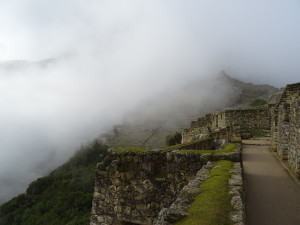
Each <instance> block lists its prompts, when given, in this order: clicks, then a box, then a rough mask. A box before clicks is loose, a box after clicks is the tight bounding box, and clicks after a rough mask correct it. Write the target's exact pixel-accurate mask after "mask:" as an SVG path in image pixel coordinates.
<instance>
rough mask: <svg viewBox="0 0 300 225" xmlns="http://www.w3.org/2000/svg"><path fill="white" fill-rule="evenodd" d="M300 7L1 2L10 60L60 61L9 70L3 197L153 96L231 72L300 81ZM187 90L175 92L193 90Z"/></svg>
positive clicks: (0, 168)
mask: <svg viewBox="0 0 300 225" xmlns="http://www.w3.org/2000/svg"><path fill="white" fill-rule="evenodd" d="M299 15H300V14H299V3H298V2H297V1H292V0H290V1H280V0H278V1H270V0H267V1H263V2H262V1H258V0H252V1H243V2H241V1H237V0H230V1H222V2H220V1H215V0H209V1H208V0H207V1H205V0H203V1H196V0H191V1H189V2H186V1H182V0H172V1H171V0H166V1H161V0H151V1H138V0H127V1H122V0H110V1H100V0H85V1H83V0H51V1H50V0H43V1H41V0H24V1H17V0H9V1H8V0H3V1H0V33H1V35H0V60H1V61H7V60H14V59H22V60H29V61H30V60H31V61H37V60H41V59H47V58H54V59H56V60H55V61H54V62H52V63H50V64H48V66H46V67H41V66H37V64H38V63H37V64H36V63H33V64H32V65H33V66H28V65H27V66H25V67H22V69H17V68H15V69H12V70H9V71H8V70H7V69H1V68H0V107H1V112H0V122H1V131H0V140H1V142H0V149H1V150H0V153H1V158H0V183H1V186H0V193H5V194H4V195H5V196H4V195H2V196H0V201H1V198H2V199H4V198H5V199H8V198H9V197H11V196H12V195H13V194H15V193H19V192H21V191H24V188H25V186H26V185H27V184H28V183H29V182H30V181H31V180H33V179H35V178H36V177H38V176H41V175H42V174H45V173H46V172H47V171H49V170H51V169H53V168H54V167H55V166H57V165H59V164H60V163H62V162H63V161H64V160H66V159H67V158H68V157H69V156H70V155H71V154H72V152H73V151H74V150H75V149H76V148H78V146H79V145H80V144H81V143H84V142H86V141H88V140H90V139H92V138H94V137H97V136H98V135H99V134H100V133H101V132H103V131H105V130H107V129H109V128H110V127H111V126H112V125H114V124H116V123H119V122H120V121H121V120H122V116H123V115H124V114H125V113H126V112H128V111H129V110H131V109H133V108H135V107H138V106H139V105H140V102H142V101H144V100H145V99H151V98H152V99H153V98H154V97H155V96H157V95H159V94H160V93H176V91H177V92H178V90H179V89H180V87H181V86H182V85H183V84H186V83H189V82H193V81H195V80H199V79H200V80H204V79H207V78H208V77H210V76H211V75H212V74H217V73H218V72H219V71H220V70H223V69H226V70H228V71H229V73H230V72H231V73H232V74H234V75H235V76H237V77H239V78H240V79H243V80H246V81H252V82H259V83H270V84H273V85H276V86H283V85H285V84H286V83H291V82H296V81H298V80H297V79H298V77H299V75H298V74H299V72H300V65H299V63H298V59H299V58H300V44H299V39H300V31H299V29H297V28H298V27H299V25H300V24H299V23H300V22H299V21H300V20H299ZM14 63H15V62H14ZM34 64H35V65H34ZM204 86H206V88H207V89H208V87H210V89H214V87H215V86H214V85H204ZM204 86H201V87H203V88H202V89H203V90H207V89H206V88H204ZM225 89H226V88H225ZM225 91H226V90H225ZM181 93H182V92H181ZM186 93H189V92H186ZM210 93H211V92H206V91H203V92H199V93H198V92H197V93H195V96H196V95H197V94H201V96H207V98H208V97H209V96H210ZM224 93H225V92H224ZM192 94H193V93H191V95H192ZM178 95H180V94H178V93H177V95H176V96H175V97H174V96H173V97H171V98H168V99H169V100H170V101H171V100H172V101H176V99H178V98H180V99H186V98H187V96H186V94H183V95H181V97H180V96H178ZM195 96H194V97H195ZM194 97H193V98H191V99H192V100H194V99H195V98H194ZM201 99H203V98H201ZM216 102H217V100H216ZM160 105H162V106H163V105H164V103H161V104H160ZM165 108H166V107H165ZM3 184H6V185H3ZM12 184H14V185H13V186H18V187H19V188H17V189H16V190H12V188H11V186H12ZM9 190H11V191H10V193H9V194H8V192H9Z"/></svg>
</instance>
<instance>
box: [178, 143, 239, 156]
mask: <svg viewBox="0 0 300 225" xmlns="http://www.w3.org/2000/svg"><path fill="white" fill-rule="evenodd" d="M236 147H237V146H236V145H235V144H227V145H226V146H225V147H224V148H223V149H220V150H181V151H179V152H178V154H184V153H196V154H199V155H203V154H213V155H218V154H226V153H232V152H234V150H235V149H236Z"/></svg>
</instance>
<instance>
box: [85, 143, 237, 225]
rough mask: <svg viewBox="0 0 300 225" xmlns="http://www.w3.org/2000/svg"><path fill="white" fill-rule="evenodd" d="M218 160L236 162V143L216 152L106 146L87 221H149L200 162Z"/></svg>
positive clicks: (116, 224) (102, 224)
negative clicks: (226, 150)
mask: <svg viewBox="0 0 300 225" xmlns="http://www.w3.org/2000/svg"><path fill="white" fill-rule="evenodd" d="M200 151H201V150H200ZM218 160H231V161H234V162H240V160H241V148H240V146H239V147H238V148H237V149H236V151H235V152H232V153H226V154H219V155H217V154H216V155H214V154H203V155H201V154H197V153H181V151H180V150H172V151H154V150H152V151H145V152H133V151H128V150H125V151H122V152H117V151H114V150H110V151H109V155H108V156H107V157H106V158H105V160H104V161H103V162H102V163H99V164H98V165H97V170H96V180H95V192H94V199H93V207H92V217H91V223H90V224H91V225H122V224H146V225H148V224H149V225H150V224H153V223H154V221H155V219H157V218H158V216H159V213H160V212H161V210H162V209H168V208H169V207H170V206H171V205H172V204H173V203H174V202H175V201H176V199H177V198H178V196H179V194H180V192H181V191H182V190H183V188H184V187H185V186H186V185H187V184H188V183H189V182H190V181H192V180H194V179H195V177H196V176H197V173H198V171H199V170H200V169H201V168H202V167H203V165H205V164H207V163H208V162H209V161H212V162H213V161H218Z"/></svg>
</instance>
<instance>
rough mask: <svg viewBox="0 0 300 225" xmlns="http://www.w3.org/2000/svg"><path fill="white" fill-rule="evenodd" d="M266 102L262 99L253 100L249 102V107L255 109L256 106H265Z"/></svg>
mask: <svg viewBox="0 0 300 225" xmlns="http://www.w3.org/2000/svg"><path fill="white" fill-rule="evenodd" d="M267 103H268V102H267V101H266V100H264V99H261V98H256V99H254V100H253V101H252V102H251V104H250V105H251V106H252V107H256V106H261V105H265V104H267Z"/></svg>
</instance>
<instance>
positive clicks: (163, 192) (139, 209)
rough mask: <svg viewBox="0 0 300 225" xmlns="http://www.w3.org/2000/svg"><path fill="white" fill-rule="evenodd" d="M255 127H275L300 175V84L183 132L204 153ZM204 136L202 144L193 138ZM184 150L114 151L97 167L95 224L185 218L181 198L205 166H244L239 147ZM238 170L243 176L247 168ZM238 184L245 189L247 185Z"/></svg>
mask: <svg viewBox="0 0 300 225" xmlns="http://www.w3.org/2000/svg"><path fill="white" fill-rule="evenodd" d="M252 128H254V129H262V130H268V131H271V139H272V148H273V149H274V150H275V151H277V153H278V155H279V156H280V157H281V159H282V160H287V162H288V164H289V165H290V167H291V168H292V170H293V171H294V173H295V174H296V175H297V176H298V177H299V178H300V148H299V146H300V83H297V84H291V85H287V87H286V89H285V91H284V93H283V94H282V96H281V98H280V100H279V101H278V102H277V103H276V104H269V105H267V106H263V107H256V108H249V109H233V110H225V111H223V112H218V113H215V114H208V115H206V116H204V117H201V118H199V119H198V120H197V121H193V122H192V123H191V127H190V128H189V129H185V130H184V131H183V143H187V142H191V141H192V143H191V145H189V146H188V148H189V149H191V148H194V149H198V150H199V151H201V149H206V148H207V146H210V147H211V148H213V145H212V144H213V143H216V142H218V141H219V142H220V141H221V142H222V141H223V140H227V139H230V138H233V137H236V136H238V135H240V134H241V131H243V130H244V129H252ZM199 139H201V140H203V143H201V141H199V142H196V143H195V142H194V141H196V140H199ZM212 140H213V142H212ZM219 144H220V143H219ZM180 151H181V150H180V148H178V149H177V150H174V149H173V150H169V151H163V150H151V151H145V152H134V151H129V150H125V151H123V152H117V151H115V150H112V149H111V150H109V154H108V156H107V157H106V158H105V160H104V161H103V162H101V163H99V164H98V165H97V168H96V179H95V192H94V199H93V207H92V216H91V223H90V225H126V224H127V225H130V224H131V225H132V224H133V225H134V224H145V225H150V224H156V225H159V224H170V223H169V222H170V221H169V222H168V221H165V220H164V219H166V218H167V217H168V215H167V214H168V213H169V214H171V219H170V220H172V218H179V217H180V216H183V215H181V214H182V213H178V212H177V214H176V212H175V213H173V212H172V210H173V209H176V207H178V205H177V206H176V204H177V202H178V198H180V196H181V195H186V193H183V192H184V191H185V190H187V189H189V185H190V184H191V183H192V184H193V183H195V182H196V181H199V182H200V181H201V180H203V177H201V176H200V177H199V174H200V175H201V174H203V173H207V172H205V171H206V169H205V168H206V167H204V166H205V165H206V164H207V163H209V162H210V161H211V162H213V161H218V160H224V159H226V160H231V161H234V162H238V164H236V165H235V167H236V168H241V165H240V162H241V151H240V148H238V149H237V150H236V151H235V152H233V153H227V154H221V155H214V154H203V155H202V154H200V155H199V154H190V153H184V154H180ZM207 168H208V167H207ZM238 171H240V174H239V175H238V176H239V177H242V174H241V173H242V172H241V171H242V170H241V169H238ZM235 177H236V176H235ZM195 180H196V181H195ZM196 183H197V182H196ZM237 183H239V185H240V186H239V188H240V190H242V183H241V182H237ZM234 188H237V187H234ZM237 193H239V194H238V196H235V198H237V199H242V197H241V193H242V191H240V192H237ZM179 202H180V201H179ZM241 204H242V203H241ZM242 211H243V209H242V210H240V211H238V212H237V214H235V215H238V216H233V218H238V219H236V221H234V222H235V223H236V224H243V222H244V219H245V217H244V216H243V215H244V214H243V212H242ZM163 216H165V218H162V217H163ZM169 217H170V216H169Z"/></svg>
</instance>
